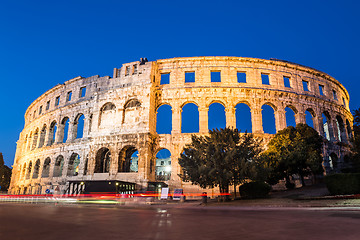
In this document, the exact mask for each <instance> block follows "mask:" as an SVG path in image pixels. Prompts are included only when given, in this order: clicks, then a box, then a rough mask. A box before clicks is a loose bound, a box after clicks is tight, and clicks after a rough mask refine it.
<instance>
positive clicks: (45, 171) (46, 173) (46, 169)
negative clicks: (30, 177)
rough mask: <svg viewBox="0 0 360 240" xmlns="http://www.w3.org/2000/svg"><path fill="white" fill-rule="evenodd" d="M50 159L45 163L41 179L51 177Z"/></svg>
mask: <svg viewBox="0 0 360 240" xmlns="http://www.w3.org/2000/svg"><path fill="white" fill-rule="evenodd" d="M50 162H51V160H50V158H49V157H47V158H46V159H45V161H44V166H43V170H42V174H41V177H43V178H47V177H49V173H50Z"/></svg>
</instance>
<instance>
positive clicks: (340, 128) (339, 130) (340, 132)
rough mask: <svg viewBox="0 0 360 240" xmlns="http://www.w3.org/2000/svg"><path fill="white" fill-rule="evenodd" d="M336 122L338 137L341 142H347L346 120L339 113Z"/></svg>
mask: <svg viewBox="0 0 360 240" xmlns="http://www.w3.org/2000/svg"><path fill="white" fill-rule="evenodd" d="M335 122H336V128H337V135H338V139H339V141H340V142H345V141H346V133H345V127H344V121H343V120H342V118H341V117H340V116H339V115H337V116H336V118H335Z"/></svg>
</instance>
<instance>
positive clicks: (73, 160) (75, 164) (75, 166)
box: [66, 153, 80, 176]
mask: <svg viewBox="0 0 360 240" xmlns="http://www.w3.org/2000/svg"><path fill="white" fill-rule="evenodd" d="M79 165H80V156H79V154H77V153H73V154H71V157H70V159H69V164H68V170H67V174H66V175H67V176H77V175H78V174H79Z"/></svg>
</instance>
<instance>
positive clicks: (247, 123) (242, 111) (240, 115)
mask: <svg viewBox="0 0 360 240" xmlns="http://www.w3.org/2000/svg"><path fill="white" fill-rule="evenodd" d="M235 118H236V128H237V129H238V130H239V131H241V132H248V133H251V132H252V123H251V109H250V107H249V106H248V105H247V104H245V103H239V104H238V105H236V106H235Z"/></svg>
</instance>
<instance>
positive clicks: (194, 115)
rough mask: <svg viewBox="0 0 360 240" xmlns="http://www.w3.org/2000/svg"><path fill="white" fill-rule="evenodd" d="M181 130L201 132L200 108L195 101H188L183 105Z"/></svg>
mask: <svg viewBox="0 0 360 240" xmlns="http://www.w3.org/2000/svg"><path fill="white" fill-rule="evenodd" d="M181 132H182V133H197V132H199V110H198V106H196V105H195V104H194V103H187V104H185V105H184V106H183V107H182V112H181Z"/></svg>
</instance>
